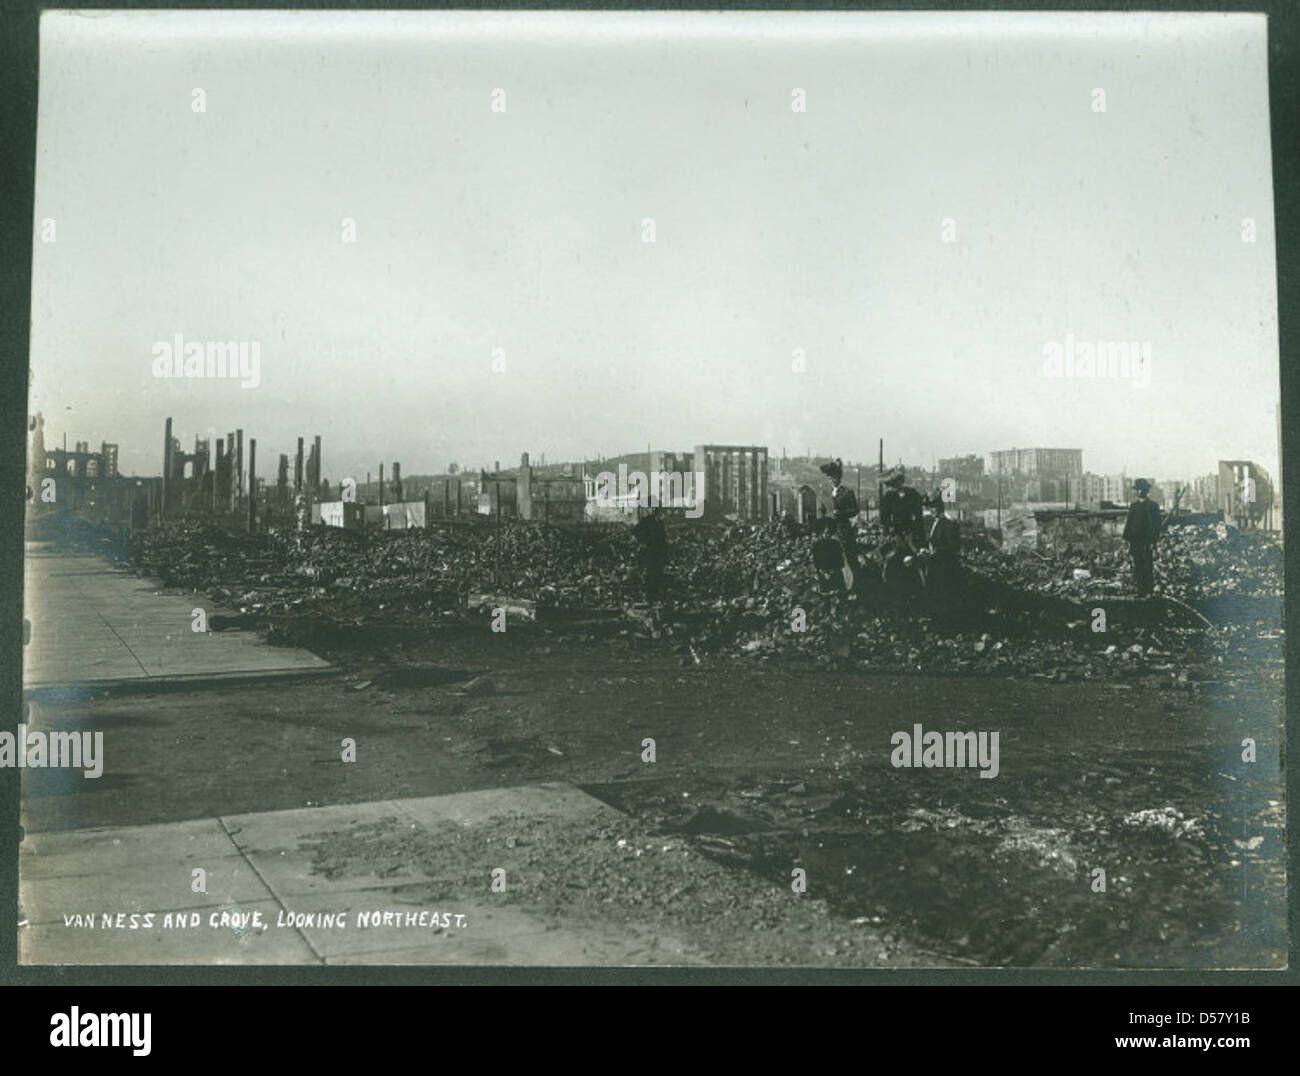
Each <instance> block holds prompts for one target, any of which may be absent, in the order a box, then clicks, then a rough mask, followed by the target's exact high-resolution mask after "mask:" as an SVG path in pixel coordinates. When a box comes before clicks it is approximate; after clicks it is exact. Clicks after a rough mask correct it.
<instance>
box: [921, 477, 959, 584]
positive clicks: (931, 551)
mask: <svg viewBox="0 0 1300 1076" xmlns="http://www.w3.org/2000/svg"><path fill="white" fill-rule="evenodd" d="M927 503H928V505H929V507H930V509H931V511H932V512H933V513H934V518H933V519H932V520H931V522H930V526H929V528H928V533H927V535H926V542H925V548H924V549H922V550H921V552H920V553H918V554H917V560H918V561H920V562H921V564H922V565H924V567H925V585H926V587H927V588H935V589H937V590H939V591H941V592H943V591H950V590H952V588H953V587H954V586H955V585H956V584H957V583H958V582H959V581H960V579H961V527H960V526H959V525H958V523H957V521H956V520H954V519H949V518H948V514H947V511H946V509H945V507H944V503H943V495H942V493H936V494H935V495H934V496H933V497H932V498H930V500H929V501H928V502H927Z"/></svg>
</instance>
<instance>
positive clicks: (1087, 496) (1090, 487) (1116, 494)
mask: <svg viewBox="0 0 1300 1076" xmlns="http://www.w3.org/2000/svg"><path fill="white" fill-rule="evenodd" d="M1077 489H1078V495H1077V497H1076V500H1077V502H1078V503H1079V504H1081V505H1086V506H1087V507H1089V508H1100V507H1101V506H1102V505H1103V504H1105V503H1107V502H1109V503H1110V504H1128V502H1129V501H1130V500H1131V499H1132V498H1131V497H1130V493H1131V488H1130V484H1129V480H1128V476H1127V475H1123V474H1093V473H1092V472H1091V471H1088V472H1085V473H1084V474H1083V475H1082V476H1080V478H1079V485H1078V487H1077Z"/></svg>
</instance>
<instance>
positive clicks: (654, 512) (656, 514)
mask: <svg viewBox="0 0 1300 1076" xmlns="http://www.w3.org/2000/svg"><path fill="white" fill-rule="evenodd" d="M662 515H663V509H662V508H660V507H658V506H656V507H654V508H652V509H651V510H650V514H649V515H647V516H644V517H642V519H641V520H639V521H638V522H637V525H636V526H635V527H634V528H633V529H632V533H633V536H634V537H635V538H636V540H637V541H638V542H640V543H641V566H642V570H643V572H644V576H645V597H646V601H648V602H650V603H652V604H653V603H654V602H657V601H659V599H660V597H661V596H662V595H663V589H664V573H665V569H666V568H667V566H668V532H667V531H666V530H665V529H664V521H663V518H662Z"/></svg>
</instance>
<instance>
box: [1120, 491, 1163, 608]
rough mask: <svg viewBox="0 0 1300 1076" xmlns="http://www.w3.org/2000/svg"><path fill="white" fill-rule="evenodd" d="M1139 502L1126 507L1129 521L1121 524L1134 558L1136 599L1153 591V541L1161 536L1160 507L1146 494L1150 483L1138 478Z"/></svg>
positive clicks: (1125, 539)
mask: <svg viewBox="0 0 1300 1076" xmlns="http://www.w3.org/2000/svg"><path fill="white" fill-rule="evenodd" d="M1133 488H1134V489H1135V490H1137V495H1138V499H1137V500H1136V501H1134V502H1133V503H1132V504H1130V505H1129V506H1128V519H1127V520H1125V522H1124V541H1126V542H1128V548H1129V553H1130V554H1131V555H1132V557H1133V579H1134V582H1135V583H1136V584H1137V593H1138V597H1139V598H1145V597H1147V596H1148V595H1150V594H1151V592H1152V591H1154V590H1155V581H1156V580H1155V563H1154V561H1155V552H1156V539H1157V538H1158V537H1159V536H1160V506H1159V505H1158V504H1156V502H1155V501H1153V500H1151V499H1150V498H1149V497H1148V496H1147V494H1148V493H1150V492H1151V483H1150V482H1148V481H1147V480H1146V479H1145V478H1139V479H1138V480H1137V481H1136V482H1134V483H1133Z"/></svg>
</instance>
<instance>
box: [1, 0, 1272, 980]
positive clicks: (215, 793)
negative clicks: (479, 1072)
mask: <svg viewBox="0 0 1300 1076" xmlns="http://www.w3.org/2000/svg"><path fill="white" fill-rule="evenodd" d="M40 37H41V49H40V73H39V116H38V128H37V158H36V194H35V211H34V215H33V222H32V228H33V234H32V258H33V261H32V297H31V314H32V334H31V352H30V377H29V385H30V396H29V413H28V430H27V439H28V458H27V475H28V477H27V514H26V519H25V558H24V573H25V574H24V599H23V600H24V617H25V624H24V645H23V690H24V697H25V705H24V707H23V711H22V715H21V718H20V720H18V721H15V722H13V723H11V724H9V725H7V726H6V727H5V728H4V729H3V730H0V765H3V766H6V767H15V768H19V769H20V770H21V773H22V790H23V798H22V811H23V830H24V836H23V840H22V842H21V845H20V852H19V898H20V911H19V926H18V954H19V962H20V963H21V964H26V965H157V964H173V965H215V964H248V965H251V964H259V965H303V966H308V965H348V964H352V965H394V964H415V965H429V966H446V965H482V966H519V965H532V966H544V967H573V966H581V967H593V966H617V967H645V966H652V965H653V966H677V967H756V968H792V967H811V968H938V969H959V968H972V967H976V968H1002V967H1017V968H1026V967H1033V968H1052V969H1121V968H1122V969H1171V968H1173V969H1280V968H1283V967H1285V966H1286V952H1287V945H1288V938H1287V928H1286V908H1287V890H1286V871H1285V830H1286V819H1285V803H1284V796H1283V778H1284V771H1283V752H1282V749H1281V743H1282V739H1281V733H1282V726H1283V700H1284V658H1283V650H1284V633H1283V619H1282V606H1283V591H1284V584H1283V574H1284V573H1283V555H1282V520H1283V509H1284V505H1283V497H1282V473H1281V458H1282V456H1281V431H1282V414H1281V406H1280V396H1279V350H1278V329H1277V265H1276V259H1275V250H1274V231H1273V224H1274V219H1273V189H1272V181H1271V175H1272V160H1271V155H1270V129H1269V108H1268V100H1269V98H1268V66H1267V61H1268V20H1267V19H1266V18H1265V17H1264V16H1263V15H1251V14H1173V13H1165V14H1150V13H1124V14H1120V13H1107V14H1102V13H1068V14H1067V13H1036V14H1011V13H991V12H978V13H962V14H956V13H940V12H934V13H906V12H888V13H806V12H805V13H797V12H757V11H755V12H729V13H716V12H712V13H710V12H662V11H659V12H655V11H644V12H573V11H569V12H558V11H556V12H529V13H524V12H504V11H502V12H476V13H469V12H454V11H441V12H409V11H403V12H368V13H361V12H336V11H330V12H325V11H295V12H276V11H257V12H252V11H77V12H74V11H47V12H45V13H44V15H43V17H42V18H41V30H40Z"/></svg>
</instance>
